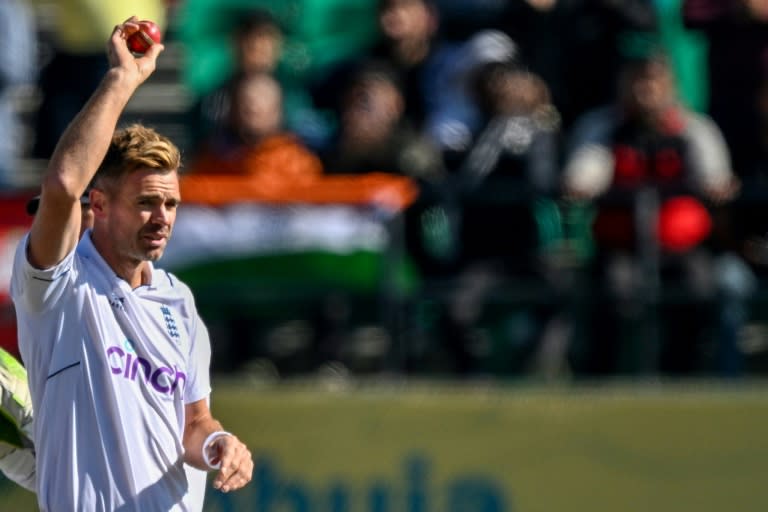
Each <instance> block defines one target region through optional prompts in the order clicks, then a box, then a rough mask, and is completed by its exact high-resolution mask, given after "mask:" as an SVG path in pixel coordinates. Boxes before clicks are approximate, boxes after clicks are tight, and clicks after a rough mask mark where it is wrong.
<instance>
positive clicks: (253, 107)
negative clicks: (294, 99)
mask: <svg viewBox="0 0 768 512" xmlns="http://www.w3.org/2000/svg"><path fill="white" fill-rule="evenodd" d="M234 109H235V110H234V112H233V115H234V122H235V124H236V126H237V127H238V130H239V131H240V132H241V134H242V135H243V136H245V138H246V139H259V138H261V137H263V136H266V135H269V134H272V133H274V132H276V131H278V130H279V129H280V127H281V125H282V114H283V111H282V96H281V93H280V87H279V86H278V85H277V83H276V82H275V81H274V80H272V79H271V78H267V77H255V78H252V79H250V80H247V81H246V82H244V83H243V84H242V85H240V87H239V89H238V91H237V97H236V99H235V103H234Z"/></svg>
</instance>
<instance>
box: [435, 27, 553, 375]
mask: <svg viewBox="0 0 768 512" xmlns="http://www.w3.org/2000/svg"><path fill="white" fill-rule="evenodd" d="M514 49H515V47H514V44H513V43H512V42H511V40H509V38H508V37H506V36H504V35H503V34H501V33H498V32H494V31H483V32H481V33H479V34H477V35H475V36H473V38H471V39H470V40H469V41H468V43H467V45H466V47H464V48H463V49H462V51H461V52H460V53H459V55H462V56H463V57H464V59H466V61H465V62H459V63H458V66H457V68H456V69H457V76H461V80H457V83H458V84H461V86H462V87H465V88H466V93H467V96H466V98H464V99H465V100H468V101H471V102H472V103H473V104H472V105H470V107H472V108H474V109H475V110H476V113H475V114H476V115H475V117H476V119H475V123H474V125H472V127H471V129H470V126H469V123H467V124H465V125H464V126H465V129H466V130H467V132H468V133H469V145H468V147H467V148H461V147H458V148H456V150H454V151H447V152H446V162H447V163H448V164H449V166H448V170H449V178H448V180H447V183H446V184H445V186H444V188H443V189H442V193H443V194H442V196H441V197H440V198H439V199H438V200H436V201H435V202H434V204H432V205H427V206H425V207H424V210H423V213H422V224H423V231H424V233H425V234H432V233H433V232H434V231H435V225H436V224H437V221H438V220H439V219H443V222H446V221H447V222H448V223H449V229H448V230H447V233H446V234H445V236H454V237H455V241H454V244H455V253H454V255H453V256H454V260H453V263H454V265H453V266H449V267H448V269H449V271H451V272H452V273H454V275H456V276H458V279H456V280H455V281H454V283H455V286H454V287H452V289H451V290H450V292H449V296H448V303H447V304H446V307H445V310H444V311H443V315H442V319H441V329H440V331H439V332H440V336H439V338H440V339H441V340H443V341H444V343H445V344H446V346H445V348H446V349H447V350H448V352H449V354H450V358H451V360H452V364H453V366H454V370H455V371H458V372H459V373H472V372H475V371H478V370H479V369H480V367H481V365H482V363H481V361H482V360H483V358H484V357H485V356H487V354H485V355H483V354H482V353H477V352H476V350H475V349H473V347H477V346H478V342H477V336H478V333H479V332H480V326H481V324H482V322H483V321H484V320H487V318H486V315H487V311H488V309H489V306H490V305H491V303H492V302H493V299H492V297H493V296H494V295H495V294H498V293H503V292H504V289H505V288H506V287H514V286H519V285H517V284H515V283H516V282H517V283H519V282H520V280H532V281H535V282H537V284H538V285H539V286H541V287H542V288H546V289H550V288H548V285H551V284H552V283H551V279H552V275H551V274H550V272H549V271H550V270H551V269H550V268H548V267H547V265H546V264H544V263H545V260H544V259H543V258H541V256H542V255H543V254H544V250H543V249H544V248H545V247H546V246H547V245H548V243H550V242H552V240H551V239H548V238H547V236H546V233H545V230H544V229H542V226H544V225H548V224H549V223H550V222H552V221H554V222H555V224H558V222H559V221H558V220H557V219H558V213H557V211H558V209H557V205H556V204H555V203H554V202H553V201H552V199H553V195H554V193H555V192H556V191H557V184H558V175H557V164H558V133H559V116H558V114H557V111H556V109H555V108H554V106H553V105H552V103H551V101H550V97H549V91H548V88H547V86H546V84H544V82H543V80H541V78H540V77H538V76H537V75H536V74H535V73H532V72H531V71H529V70H528V69H525V68H524V67H523V66H522V64H521V62H520V60H519V59H518V58H517V54H516V52H515V51H514ZM460 90H461V87H459V88H457V89H456V91H460ZM455 98H456V99H458V100H459V101H461V100H462V95H461V94H458V95H456V96H455ZM457 104H459V103H458V102H457ZM448 110H449V111H450V110H451V109H448ZM465 111H466V110H465ZM453 112H454V113H459V112H461V110H459V109H454V110H453ZM449 119H450V118H448V117H444V121H445V122H454V123H460V122H461V121H462V119H461V117H460V116H456V118H455V119H453V120H449ZM553 215H554V216H553ZM502 226H503V227H502ZM428 241H429V238H427V237H425V239H424V242H425V245H426V244H427V242H428ZM550 261H551V260H550ZM550 290H551V289H550ZM553 296H554V295H553ZM552 305H553V304H546V305H545V306H544V307H539V305H538V304H536V305H534V304H526V305H524V306H521V307H519V308H518V307H515V306H512V305H509V304H508V305H507V306H506V310H505V312H504V318H506V319H507V320H508V321H509V322H511V323H515V324H517V323H518V322H520V324H519V325H525V326H527V327H526V328H525V329H521V331H520V332H517V331H516V329H513V330H514V331H515V332H517V334H515V335H513V336H511V337H510V339H506V340H504V341H503V342H502V343H501V345H506V346H507V347H508V348H509V347H512V348H511V349H510V350H509V351H508V352H507V353H506V355H504V356H501V357H497V358H492V359H495V361H494V363H493V364H494V366H495V368H496V369H497V370H499V371H521V370H523V369H525V368H527V367H528V366H527V365H529V364H532V363H533V359H532V357H533V355H534V353H535V352H536V351H537V350H538V349H539V344H540V341H541V339H542V337H543V336H544V335H545V334H544V333H545V332H547V329H548V324H549V323H550V321H551V320H552V318H553V313H555V314H556V311H557V310H558V309H559V306H558V305H557V304H554V308H552V307H551V306H552ZM507 320H505V321H507ZM560 356H562V354H559V355H558V356H555V357H560ZM531 369H532V368H531Z"/></svg>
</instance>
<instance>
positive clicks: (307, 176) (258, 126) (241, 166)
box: [180, 72, 417, 210]
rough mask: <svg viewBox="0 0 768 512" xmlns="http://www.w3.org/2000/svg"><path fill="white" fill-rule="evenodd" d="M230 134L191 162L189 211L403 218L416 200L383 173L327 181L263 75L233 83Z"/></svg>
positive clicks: (411, 185)
mask: <svg viewBox="0 0 768 512" xmlns="http://www.w3.org/2000/svg"><path fill="white" fill-rule="evenodd" d="M231 97H232V108H231V109H230V112H229V117H228V122H227V124H226V126H225V128H224V129H223V130H221V131H219V132H217V133H215V134H213V135H211V136H210V137H209V138H208V139H207V140H206V142H205V143H204V145H203V147H202V148H201V150H200V152H199V153H197V154H196V155H195V156H194V157H193V158H192V160H191V161H190V164H189V166H188V167H187V169H186V171H185V172H184V175H183V176H182V177H181V180H180V186H181V191H182V193H183V194H184V199H185V201H186V202H189V203H199V204H206V205H209V206H222V205H226V204H231V203H235V202H248V201H262V202H271V203H296V202H304V203H307V202H308V203H342V204H379V205H381V206H385V207H389V208H392V209H394V210H400V209H402V208H404V207H406V206H408V205H409V204H411V203H412V201H413V200H414V199H415V197H416V195H417V187H416V184H415V182H413V181H412V180H411V179H410V178H407V177H405V176H396V175H394V174H388V173H386V171H387V169H381V171H382V172H375V171H374V172H367V173H365V174H355V175H333V176H331V175H326V174H325V173H324V168H323V164H322V161H321V160H320V158H319V157H318V156H317V155H316V154H315V153H314V152H313V151H311V150H310V149H309V148H307V147H306V146H305V145H304V144H303V142H302V141H301V140H300V139H299V137H298V136H297V135H295V134H294V133H292V132H291V131H289V130H287V129H286V128H285V127H284V125H283V105H282V94H281V88H280V85H279V83H278V82H277V81H276V80H275V78H273V77H272V76H271V75H270V74H268V73H265V72H251V73H245V74H242V75H239V76H238V77H237V79H236V80H234V81H233V82H232V94H231Z"/></svg>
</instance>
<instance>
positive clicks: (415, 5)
mask: <svg viewBox="0 0 768 512" xmlns="http://www.w3.org/2000/svg"><path fill="white" fill-rule="evenodd" d="M379 26H380V28H381V31H382V33H383V34H384V36H385V37H386V38H387V39H389V40H392V41H413V40H424V39H428V38H430V37H431V36H432V34H433V33H434V32H435V29H436V19H435V14H434V11H433V10H432V8H431V7H430V6H429V5H427V4H426V3H425V2H424V1H422V0H382V3H381V5H380V8H379Z"/></svg>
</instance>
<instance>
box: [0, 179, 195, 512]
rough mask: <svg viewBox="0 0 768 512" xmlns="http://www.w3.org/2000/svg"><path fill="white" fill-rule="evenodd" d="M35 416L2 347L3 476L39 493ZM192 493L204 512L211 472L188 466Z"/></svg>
mask: <svg viewBox="0 0 768 512" xmlns="http://www.w3.org/2000/svg"><path fill="white" fill-rule="evenodd" d="M39 205H40V196H37V197H34V198H32V199H30V200H29V202H28V203H27V213H29V214H30V215H35V214H36V213H37V209H38V207H39ZM80 214H81V215H80V236H82V235H83V233H85V232H86V231H87V230H89V229H91V228H92V227H93V212H92V211H91V202H90V187H89V188H88V189H86V191H85V192H84V193H83V195H82V196H80ZM33 425H34V414H33V411H32V398H31V397H30V396H29V386H28V384H27V372H26V370H25V369H24V367H23V366H22V365H21V363H19V361H17V360H16V358H14V357H13V356H12V355H11V354H9V353H8V352H6V351H5V350H3V349H2V348H0V473H3V474H4V475H5V476H6V477H7V478H8V479H10V480H11V481H13V482H15V483H16V484H18V485H20V486H21V487H24V488H25V489H27V490H29V491H32V492H35V482H36V478H35V477H36V462H35V446H34V442H33V441H32V429H33ZM184 469H185V470H186V472H187V480H188V482H189V493H188V494H187V495H186V496H185V497H184V502H185V503H186V504H187V507H188V508H189V510H191V511H195V512H200V511H202V508H203V504H204V502H205V490H206V485H207V473H206V472H205V471H202V470H200V469H197V468H194V467H192V466H190V465H189V464H184Z"/></svg>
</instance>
